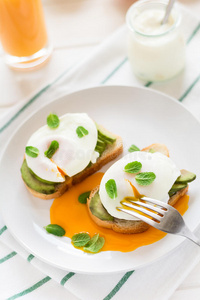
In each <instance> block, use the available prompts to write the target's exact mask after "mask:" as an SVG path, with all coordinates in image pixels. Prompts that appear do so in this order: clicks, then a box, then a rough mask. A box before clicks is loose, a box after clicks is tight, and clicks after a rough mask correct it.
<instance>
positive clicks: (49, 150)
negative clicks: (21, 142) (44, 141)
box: [44, 141, 59, 158]
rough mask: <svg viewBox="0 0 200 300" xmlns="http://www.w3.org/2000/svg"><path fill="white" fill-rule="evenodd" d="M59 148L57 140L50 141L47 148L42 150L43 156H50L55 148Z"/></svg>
mask: <svg viewBox="0 0 200 300" xmlns="http://www.w3.org/2000/svg"><path fill="white" fill-rule="evenodd" d="M58 148H59V143H58V142H57V141H52V142H51V145H50V146H49V149H48V150H47V151H45V152H44V154H45V156H47V157H48V158H52V156H53V155H54V153H55V152H56V150H57V149H58Z"/></svg>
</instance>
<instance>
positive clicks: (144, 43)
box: [127, 1, 185, 81]
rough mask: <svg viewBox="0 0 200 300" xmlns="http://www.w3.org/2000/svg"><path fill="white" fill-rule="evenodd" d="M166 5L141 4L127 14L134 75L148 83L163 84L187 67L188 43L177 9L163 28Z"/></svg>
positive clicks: (130, 58) (155, 3)
mask: <svg viewBox="0 0 200 300" xmlns="http://www.w3.org/2000/svg"><path fill="white" fill-rule="evenodd" d="M165 7H166V4H164V3H161V2H153V1H148V2H147V1H141V2H140V1H139V2H138V3H136V4H134V5H132V6H131V8H130V9H129V11H128V13H127V24H128V28H129V38H128V57H129V60H130V63H131V65H132V68H133V71H134V73H135V74H136V75H137V76H138V77H140V78H141V79H144V80H148V81H163V80H167V79H169V78H172V77H174V76H175V75H177V74H178V73H179V72H180V71H181V70H182V69H183V68H184V64H185V41H184V38H183V36H182V34H181V32H180V28H179V27H180V15H179V13H178V12H177V11H176V10H175V9H174V10H173V11H172V13H171V15H170V17H169V19H168V22H167V23H166V24H164V25H161V21H162V19H163V17H164V13H165Z"/></svg>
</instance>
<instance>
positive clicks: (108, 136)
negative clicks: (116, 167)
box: [96, 124, 116, 144]
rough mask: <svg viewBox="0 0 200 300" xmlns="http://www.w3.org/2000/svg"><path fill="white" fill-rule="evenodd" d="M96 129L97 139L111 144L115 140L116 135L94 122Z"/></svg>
mask: <svg viewBox="0 0 200 300" xmlns="http://www.w3.org/2000/svg"><path fill="white" fill-rule="evenodd" d="M96 127H97V131H98V139H100V140H102V141H104V142H106V143H107V144H113V143H114V142H115V141H116V137H115V136H114V135H113V134H112V133H110V132H108V131H107V130H106V129H105V128H104V127H103V126H101V125H99V124H96Z"/></svg>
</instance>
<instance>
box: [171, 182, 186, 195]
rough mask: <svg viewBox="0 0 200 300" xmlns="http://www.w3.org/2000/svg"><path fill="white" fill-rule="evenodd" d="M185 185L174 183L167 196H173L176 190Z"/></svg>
mask: <svg viewBox="0 0 200 300" xmlns="http://www.w3.org/2000/svg"><path fill="white" fill-rule="evenodd" d="M186 187H187V183H176V182H175V183H174V184H173V186H172V187H171V189H170V191H169V196H170V197H171V196H173V195H174V194H175V193H176V192H178V191H180V190H182V189H184V188H186Z"/></svg>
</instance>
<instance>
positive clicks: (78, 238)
mask: <svg viewBox="0 0 200 300" xmlns="http://www.w3.org/2000/svg"><path fill="white" fill-rule="evenodd" d="M89 241H90V236H89V234H88V233H84V232H83V233H77V234H74V235H73V237H72V243H73V245H74V246H75V247H83V246H85V245H86V244H87V243H88V242H89Z"/></svg>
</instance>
